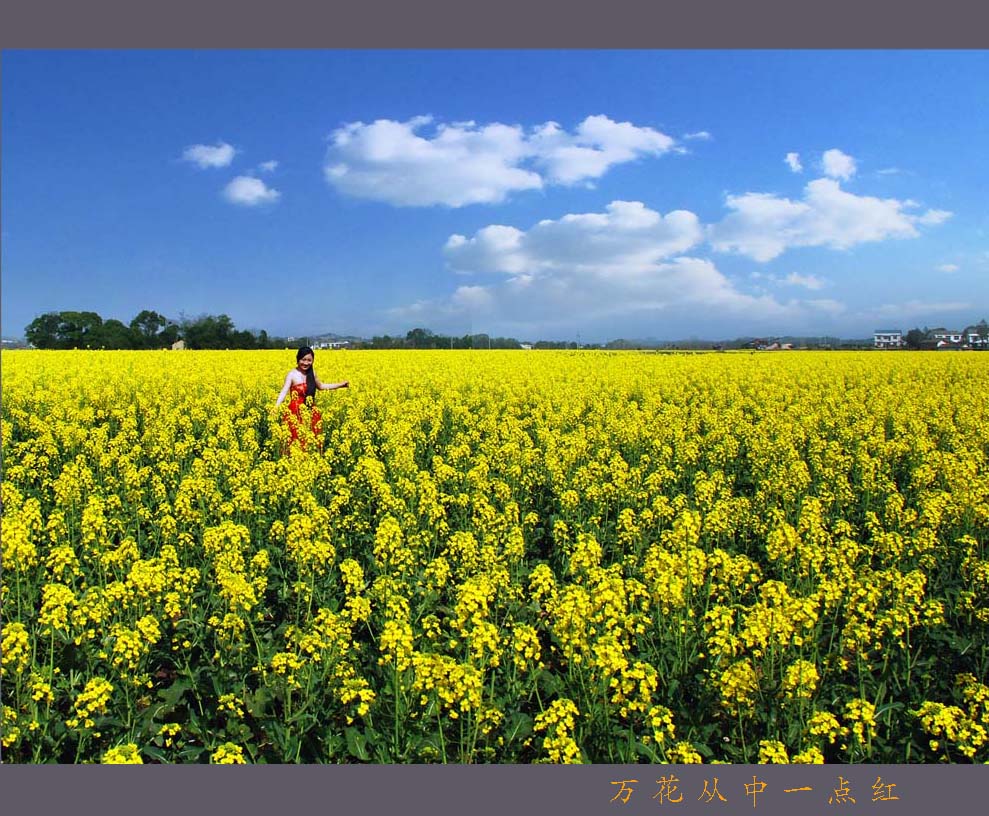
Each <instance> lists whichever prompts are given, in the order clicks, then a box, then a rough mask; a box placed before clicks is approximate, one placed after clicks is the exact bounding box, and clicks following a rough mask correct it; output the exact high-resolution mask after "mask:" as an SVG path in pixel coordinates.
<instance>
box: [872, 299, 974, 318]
mask: <svg viewBox="0 0 989 816" xmlns="http://www.w3.org/2000/svg"><path fill="white" fill-rule="evenodd" d="M971 308H972V305H971V304H970V303H962V302H960V301H945V302H941V303H936V302H931V301H929V300H908V301H906V302H905V303H884V304H883V305H882V306H877V307H876V308H875V309H872V310H871V311H869V312H868V313H867V315H868V316H870V317H877V318H900V319H906V318H911V317H920V316H925V315H926V316H929V315H933V314H938V313H940V312H964V311H969V310H971Z"/></svg>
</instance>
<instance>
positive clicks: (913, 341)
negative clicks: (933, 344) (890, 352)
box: [903, 329, 927, 349]
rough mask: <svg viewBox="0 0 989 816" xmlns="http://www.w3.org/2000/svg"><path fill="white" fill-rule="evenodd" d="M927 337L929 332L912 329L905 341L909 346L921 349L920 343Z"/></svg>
mask: <svg viewBox="0 0 989 816" xmlns="http://www.w3.org/2000/svg"><path fill="white" fill-rule="evenodd" d="M926 339H927V333H926V332H924V331H922V330H920V329H910V331H908V332H907V334H906V337H904V338H903V341H904V342H905V343H906V344H907V348H912V349H919V348H920V344H921V343H922V342H924V340H926Z"/></svg>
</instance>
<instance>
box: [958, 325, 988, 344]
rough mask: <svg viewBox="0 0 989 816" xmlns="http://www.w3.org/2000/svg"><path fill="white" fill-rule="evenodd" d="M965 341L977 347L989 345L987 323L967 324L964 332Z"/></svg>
mask: <svg viewBox="0 0 989 816" xmlns="http://www.w3.org/2000/svg"><path fill="white" fill-rule="evenodd" d="M962 336H963V338H964V342H965V343H967V344H968V345H969V346H971V347H972V348H975V349H983V348H987V347H989V331H987V330H986V325H985V323H983V324H982V326H966V327H965V331H963V332H962Z"/></svg>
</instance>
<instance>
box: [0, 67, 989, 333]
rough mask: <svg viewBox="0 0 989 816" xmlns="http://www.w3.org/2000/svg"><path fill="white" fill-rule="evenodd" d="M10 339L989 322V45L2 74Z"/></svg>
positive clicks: (5, 318)
mask: <svg viewBox="0 0 989 816" xmlns="http://www.w3.org/2000/svg"><path fill="white" fill-rule="evenodd" d="M0 82H2V97H0V99H2V155H0V161H2V182H3V183H2V202H0V203H2V211H0V212H2V233H0V237H2V259H0V260H2V267H0V269H2V331H3V334H4V335H5V336H8V337H9V336H22V335H23V330H24V327H25V326H26V325H27V324H28V323H29V322H30V321H31V320H32V319H34V318H35V317H36V316H37V315H39V314H41V313H43V312H47V311H57V310H66V309H85V310H92V311H96V312H98V313H99V314H100V315H102V316H103V318H104V319H109V318H117V319H119V320H123V321H124V322H129V321H130V319H131V318H133V317H134V316H135V315H136V314H137V313H138V312H139V311H141V310H142V309H146V308H147V309H154V310H156V311H159V312H161V313H163V314H165V315H167V316H169V317H171V318H173V319H178V318H180V317H181V316H183V315H184V316H186V317H195V316H197V315H200V314H203V313H210V314H220V313H225V314H228V315H230V317H231V318H232V319H233V321H234V323H235V324H236V325H237V327H238V328H250V329H262V328H263V329H266V330H267V331H268V332H269V333H271V334H279V335H294V336H299V335H307V334H315V333H321V332H337V333H340V334H357V335H364V336H370V335H372V334H380V333H386V332H387V333H392V334H395V333H401V334H404V333H405V332H406V331H408V330H409V329H411V328H414V327H416V326H423V327H426V328H430V329H432V330H433V331H435V332H438V333H451V334H455V335H463V334H466V333H472V332H489V333H491V334H496V335H510V336H514V337H517V338H519V339H523V340H524V339H533V340H534V339H573V338H575V337H576V336H577V335H578V334H579V336H580V338H581V340H582V341H585V342H592V341H605V340H608V339H613V338H618V337H625V338H647V337H648V338H657V339H677V338H687V337H704V338H710V339H722V338H724V339H727V338H733V337H736V336H741V335H752V334H755V335H767V334H774V335H775V334H790V333H793V334H801V335H837V336H842V337H866V336H869V335H871V333H872V332H873V331H874V330H875V329H880V328H901V329H902V330H904V331H906V330H907V329H909V328H911V327H913V326H924V325H928V326H931V327H933V326H941V325H943V326H946V327H948V328H959V329H960V328H963V327H964V326H965V325H968V324H970V323H973V322H976V321H978V320H979V319H982V318H989V210H987V206H986V204H987V196H986V193H985V191H986V190H989V162H987V160H986V148H987V147H989V104H987V102H989V100H987V89H989V52H987V51H929V52H919V51H716V50H715V51H582V50H575V51H540V50H510V51H452V50H451V51H397V50H396V51H341V50H330V51H292V50H273V51H238V50H227V51H140V50H136V51H62V52H60V51H5V52H4V53H3V55H2V74H0Z"/></svg>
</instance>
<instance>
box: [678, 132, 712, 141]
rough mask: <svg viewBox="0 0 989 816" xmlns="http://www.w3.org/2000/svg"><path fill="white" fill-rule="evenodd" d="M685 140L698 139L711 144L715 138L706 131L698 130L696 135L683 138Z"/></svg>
mask: <svg viewBox="0 0 989 816" xmlns="http://www.w3.org/2000/svg"><path fill="white" fill-rule="evenodd" d="M683 138H684V139H691V140H692V139H697V140H699V141H702V142H709V141H711V139H712V138H713V137H712V136H711V134H710V133H708V132H707V131H706V130H698V131H697V132H696V133H687V134H685V135H684V137H683Z"/></svg>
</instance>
